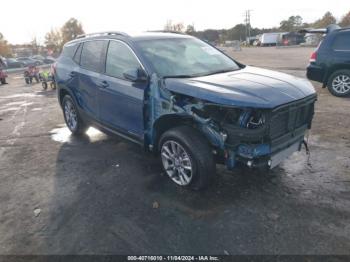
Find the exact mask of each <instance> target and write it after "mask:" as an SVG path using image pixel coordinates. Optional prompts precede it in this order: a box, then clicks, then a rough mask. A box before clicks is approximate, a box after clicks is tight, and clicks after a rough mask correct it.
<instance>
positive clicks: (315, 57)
mask: <svg viewBox="0 0 350 262" xmlns="http://www.w3.org/2000/svg"><path fill="white" fill-rule="evenodd" d="M316 59H317V51H314V52H313V53H312V54H311V57H310V60H309V62H310V63H313V62H316Z"/></svg>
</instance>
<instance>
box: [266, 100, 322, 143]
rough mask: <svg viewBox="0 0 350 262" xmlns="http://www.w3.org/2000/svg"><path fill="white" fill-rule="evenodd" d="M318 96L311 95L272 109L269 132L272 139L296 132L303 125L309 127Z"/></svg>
mask: <svg viewBox="0 0 350 262" xmlns="http://www.w3.org/2000/svg"><path fill="white" fill-rule="evenodd" d="M315 100H316V98H315V97H311V98H307V99H303V100H300V101H297V102H293V103H290V104H287V105H284V106H281V107H278V108H276V109H274V110H273V111H272V115H271V121H270V128H269V134H270V138H271V140H274V139H277V138H279V137H281V136H283V135H285V134H288V133H290V134H291V136H294V135H293V134H294V132H295V131H296V130H299V129H300V128H301V127H303V126H305V128H306V127H309V126H310V124H311V120H312V116H313V113H314V103H315Z"/></svg>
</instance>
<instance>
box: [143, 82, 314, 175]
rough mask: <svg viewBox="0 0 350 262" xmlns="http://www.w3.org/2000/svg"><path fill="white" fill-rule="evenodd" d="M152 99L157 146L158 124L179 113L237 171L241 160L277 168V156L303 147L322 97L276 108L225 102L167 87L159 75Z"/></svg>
mask: <svg viewBox="0 0 350 262" xmlns="http://www.w3.org/2000/svg"><path fill="white" fill-rule="evenodd" d="M146 101H149V103H148V104H147V105H148V106H149V107H148V109H149V110H146V111H145V112H147V115H146V119H149V121H148V129H147V130H149V131H150V132H149V133H148V135H149V137H148V139H147V141H150V148H151V149H153V147H154V146H155V145H156V142H157V135H156V133H157V130H154V126H155V125H154V124H155V123H156V122H157V121H160V120H161V119H162V118H163V117H164V116H168V117H170V116H171V115H173V116H175V115H176V116H180V117H181V119H183V121H184V122H185V123H187V124H190V125H192V126H194V127H195V128H197V129H198V130H200V131H201V133H202V134H203V135H204V136H205V137H206V138H207V139H208V141H209V142H210V144H211V145H212V147H213V152H214V154H215V155H216V156H217V160H218V162H220V163H224V164H226V166H227V168H229V169H232V168H233V167H234V166H235V165H236V164H237V162H243V163H244V164H246V165H248V166H250V167H259V166H269V167H273V166H275V165H276V164H274V163H273V161H272V156H273V155H274V154H277V153H279V152H280V151H283V150H286V149H288V148H289V147H291V146H294V147H296V148H297V150H298V149H299V150H300V148H301V145H302V143H303V141H304V135H305V132H306V131H307V129H309V128H310V127H311V120H312V117H313V113H314V102H315V101H316V97H315V96H312V97H307V98H306V99H303V100H302V101H296V102H295V103H291V104H286V105H282V106H281V107H278V108H273V109H266V108H264V109H259V108H251V107H247V108H246V107H235V106H223V105H218V104H215V103H211V102H209V101H204V100H202V99H197V98H194V97H190V96H186V95H182V94H176V93H174V92H171V91H169V90H167V89H166V88H164V81H162V80H161V79H158V78H156V76H154V78H153V81H152V85H151V89H150V92H149V93H148V97H147V99H146ZM178 119H179V118H174V121H178ZM277 164H278V163H277Z"/></svg>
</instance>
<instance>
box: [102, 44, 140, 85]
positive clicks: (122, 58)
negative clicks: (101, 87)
mask: <svg viewBox="0 0 350 262" xmlns="http://www.w3.org/2000/svg"><path fill="white" fill-rule="evenodd" d="M140 67H141V65H140V63H139V62H138V60H137V58H136V57H135V55H134V53H133V52H132V51H131V50H130V48H129V47H128V46H127V45H126V44H124V43H121V42H117V41H110V42H109V46H108V51H107V60H106V74H107V75H109V76H114V77H117V78H123V79H124V76H123V73H124V72H125V71H126V70H129V69H137V68H140Z"/></svg>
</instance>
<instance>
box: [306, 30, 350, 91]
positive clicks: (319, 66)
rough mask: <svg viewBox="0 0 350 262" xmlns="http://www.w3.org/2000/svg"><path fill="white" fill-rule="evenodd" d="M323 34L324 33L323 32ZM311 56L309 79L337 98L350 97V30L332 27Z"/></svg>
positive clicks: (308, 70)
mask: <svg viewBox="0 0 350 262" xmlns="http://www.w3.org/2000/svg"><path fill="white" fill-rule="evenodd" d="M321 33H322V32H321ZM323 33H327V34H326V36H325V37H324V39H323V41H322V42H321V43H320V45H319V46H318V48H317V49H316V50H315V52H313V53H312V54H311V57H310V64H309V65H308V67H307V77H308V79H310V80H314V81H317V82H320V83H322V84H323V87H324V88H325V87H328V90H329V91H330V92H331V93H332V94H333V95H335V96H339V97H344V96H348V95H350V28H344V29H341V28H339V27H332V28H331V30H328V32H326V31H324V32H323Z"/></svg>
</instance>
